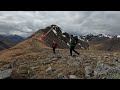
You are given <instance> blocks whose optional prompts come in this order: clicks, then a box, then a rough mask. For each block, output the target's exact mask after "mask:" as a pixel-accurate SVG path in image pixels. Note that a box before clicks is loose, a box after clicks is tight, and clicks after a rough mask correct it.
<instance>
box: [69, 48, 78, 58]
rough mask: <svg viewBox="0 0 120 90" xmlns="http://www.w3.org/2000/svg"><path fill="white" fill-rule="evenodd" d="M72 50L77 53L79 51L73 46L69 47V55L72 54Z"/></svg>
mask: <svg viewBox="0 0 120 90" xmlns="http://www.w3.org/2000/svg"><path fill="white" fill-rule="evenodd" d="M72 51H74V52H75V53H77V54H78V55H79V53H78V52H77V51H75V46H71V47H70V55H71V56H72Z"/></svg>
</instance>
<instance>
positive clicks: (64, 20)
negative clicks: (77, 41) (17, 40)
mask: <svg viewBox="0 0 120 90" xmlns="http://www.w3.org/2000/svg"><path fill="white" fill-rule="evenodd" d="M119 23H120V12H119V11H0V32H1V33H7V34H18V35H23V36H24V35H30V33H31V34H32V33H33V32H34V31H37V30H38V29H42V28H45V27H46V26H49V25H51V24H56V25H58V26H59V27H61V28H62V30H64V31H65V32H68V33H71V34H72V33H73V34H82V33H83V34H86V33H95V34H97V33H110V34H120V30H119V29H120V25H119Z"/></svg>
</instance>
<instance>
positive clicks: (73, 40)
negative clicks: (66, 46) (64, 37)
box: [70, 35, 79, 56]
mask: <svg viewBox="0 0 120 90" xmlns="http://www.w3.org/2000/svg"><path fill="white" fill-rule="evenodd" d="M77 42H78V41H77V38H75V37H73V35H71V40H70V55H71V56H72V51H74V52H75V53H77V54H78V55H79V53H78V52H77V51H75V50H74V49H75V46H76V44H77Z"/></svg>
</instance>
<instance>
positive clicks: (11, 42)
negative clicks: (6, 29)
mask: <svg viewBox="0 0 120 90" xmlns="http://www.w3.org/2000/svg"><path fill="white" fill-rule="evenodd" d="M23 40H24V38H23V37H21V36H18V35H2V34H1V35H0V50H4V49H8V48H10V47H12V46H15V45H16V44H18V43H20V42H22V41H23Z"/></svg>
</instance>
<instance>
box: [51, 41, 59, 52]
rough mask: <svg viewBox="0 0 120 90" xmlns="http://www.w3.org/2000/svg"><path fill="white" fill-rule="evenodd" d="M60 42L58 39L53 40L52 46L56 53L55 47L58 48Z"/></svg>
mask: <svg viewBox="0 0 120 90" xmlns="http://www.w3.org/2000/svg"><path fill="white" fill-rule="evenodd" d="M57 46H58V43H57V42H56V41H53V44H52V48H53V53H54V54H55V49H56V48H57Z"/></svg>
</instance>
